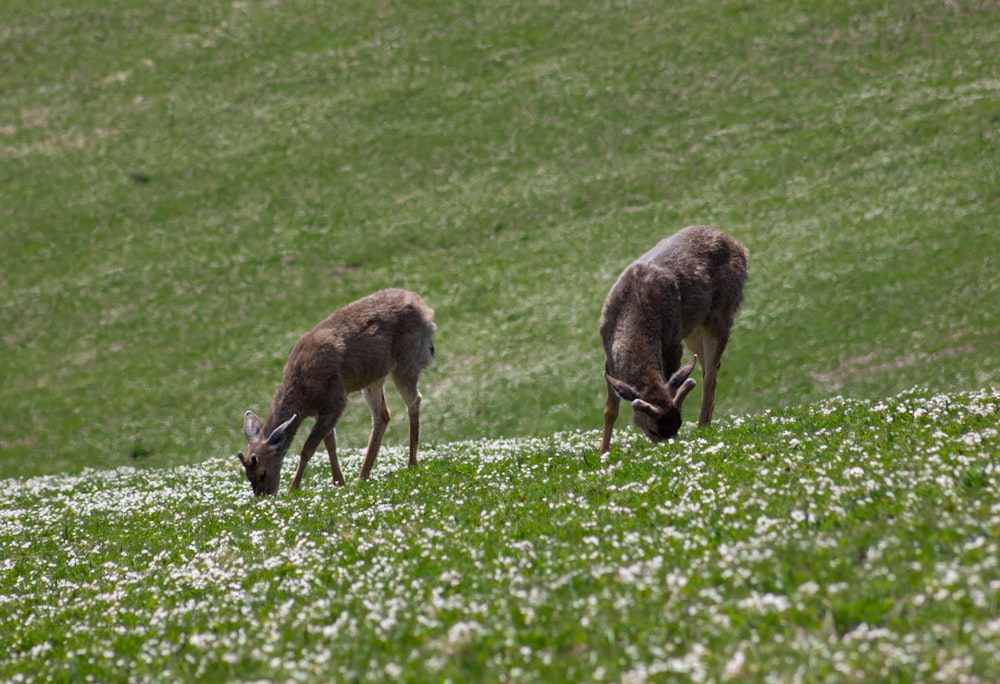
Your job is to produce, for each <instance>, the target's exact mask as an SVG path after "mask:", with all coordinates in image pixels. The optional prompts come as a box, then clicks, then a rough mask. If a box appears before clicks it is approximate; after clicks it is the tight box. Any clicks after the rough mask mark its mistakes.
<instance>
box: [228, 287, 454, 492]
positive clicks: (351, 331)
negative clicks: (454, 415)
mask: <svg viewBox="0 0 1000 684" xmlns="http://www.w3.org/2000/svg"><path fill="white" fill-rule="evenodd" d="M433 316H434V311H433V310H432V309H431V308H430V307H429V306H427V303H426V302H425V301H424V300H423V299H422V298H421V297H420V295H418V294H416V293H413V292H408V291H406V290H400V289H389V290H381V291H379V292H375V293H374V294H371V295H368V296H367V297H364V298H362V299H359V300H358V301H356V302H353V303H351V304H348V305H347V306H345V307H343V308H341V309H338V310H337V311H334V312H333V313H332V314H330V316H329V317H328V318H326V320H324V321H322V322H321V323H319V324H318V325H317V326H316V327H315V328H313V329H312V330H310V331H309V332H307V333H306V334H305V335H303V336H302V337H301V338H300V339H299V341H298V342H297V343H296V344H295V347H294V348H293V349H292V353H291V355H290V356H289V357H288V362H287V363H286V364H285V372H284V377H283V378H282V380H281V384H280V385H278V389H277V391H276V392H275V395H274V401H273V403H272V405H271V411H270V413H269V415H268V418H267V420H266V421H261V419H260V418H258V417H257V416H256V415H254V413H253V412H252V411H247V412H246V414H245V415H244V417H243V432H244V434H245V435H246V438H247V442H248V445H249V448H248V449H247V453H248V455H246V456H244V455H243V453H242V452H240V453H239V454H237V457H238V458H239V459H240V462H241V463H242V464H243V468H244V469H245V470H246V475H247V479H249V480H250V485H251V487H253V491H254V494H256V495H257V496H262V495H265V494H274V493H275V492H277V491H278V485H279V481H280V476H281V463H282V460H283V459H284V457H285V453H286V452H287V451H288V449H289V447H290V446H291V444H292V440H293V439H294V438H295V433H296V431H297V430H298V429H299V427H300V426H301V425H302V421H303V420H304V419H305V418H310V417H315V418H316V423H315V425H314V426H313V429H312V431H311V432H310V433H309V436H308V437H307V438H306V442H305V444H304V445H303V447H302V452H301V454H300V455H299V468H298V470H297V471H296V472H295V479H294V480H292V486H291V489H292V490H294V489H298V487H299V484H300V483H301V482H302V474H303V473H304V472H305V469H306V464H307V463H308V462H309V459H310V458H312V455H313V453H315V451H316V448H317V447H318V446H319V443H320V442H324V443H325V444H326V448H327V451H328V452H329V456H330V469H331V471H332V472H333V482H334V484H335V485H343V484H344V476H343V474H341V472H340V464H339V463H338V462H337V438H336V433H335V432H334V427H335V426H336V424H337V420H338V419H339V418H340V415H341V413H343V411H344V408H345V406H346V405H347V395H348V394H349V393H350V392H356V391H358V390H361V391H362V392H363V393H364V397H365V401H366V402H367V403H368V407H369V408H370V409H371V412H372V432H371V437H369V439H368V450H367V453H366V455H365V461H364V464H363V465H362V467H361V474H360V476H359V478H358V479H360V480H366V479H368V476H369V474H370V473H371V470H372V467H373V466H374V465H375V458H376V456H378V450H379V447H380V446H381V444H382V436H383V435H384V434H385V429H386V426H387V425H388V424H389V418H390V416H389V408H388V407H387V406H386V403H385V393H384V391H383V386H384V384H385V379H386V377H387V376H390V375H391V376H392V380H393V383H394V384H395V385H396V389H398V390H399V394H400V395H401V396H402V397H403V402H404V403H405V404H406V407H407V412H408V417H409V422H410V459H409V467H411V468H414V467H416V465H417V442H418V440H419V437H420V398H421V397H420V392H419V391H418V390H417V380H418V379H419V377H420V372H421V371H422V370H423V369H424V368H426V367H427V366H429V365H430V363H431V362H432V360H433V358H434V341H433V336H434V327H435V326H434V322H433V320H432V319H433Z"/></svg>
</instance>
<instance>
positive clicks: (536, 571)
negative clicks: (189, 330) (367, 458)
mask: <svg viewBox="0 0 1000 684" xmlns="http://www.w3.org/2000/svg"><path fill="white" fill-rule="evenodd" d="M998 416H1000V392H997V391H996V390H993V391H977V392H971V393H953V394H938V393H933V392H928V391H925V390H912V391H908V392H905V393H903V394H900V395H898V396H895V397H891V398H888V399H883V400H877V401H862V400H854V399H846V398H841V397H837V398H833V399H828V400H825V401H822V402H819V403H816V404H811V405H805V406H801V407H794V408H788V409H783V410H778V411H768V412H765V413H763V414H760V415H752V416H744V417H735V418H731V419H728V420H725V421H720V424H719V425H718V426H715V427H712V428H711V429H708V430H705V431H697V430H695V429H693V428H691V427H690V426H688V427H685V428H684V429H683V430H682V432H681V434H680V436H679V438H678V439H676V440H672V441H670V442H669V443H667V444H665V445H661V446H659V447H654V446H652V445H650V444H649V443H647V442H646V441H645V440H644V439H643V438H642V437H641V436H640V435H639V434H638V433H637V432H636V431H632V430H630V429H622V430H620V431H619V432H618V433H617V437H616V441H615V444H614V447H613V449H612V451H611V453H610V454H607V455H604V456H601V457H598V456H597V455H596V444H597V442H598V439H599V433H598V432H597V431H596V430H592V431H582V432H576V431H574V432H567V433H561V434H557V435H553V436H551V437H545V438H528V439H497V440H474V441H466V442H455V443H450V444H442V445H438V446H437V447H435V448H433V449H431V450H430V451H429V452H427V453H425V455H424V458H423V462H422V464H421V466H420V468H419V469H416V470H413V471H410V470H406V469H405V468H402V464H403V463H405V453H404V450H403V449H402V448H390V449H387V452H386V453H384V454H383V457H382V458H381V460H380V461H379V463H378V465H377V468H376V471H375V476H374V479H373V480H371V481H369V482H365V483H357V482H351V483H350V484H348V485H347V486H346V487H342V488H334V487H333V485H332V482H331V479H330V475H329V473H328V472H327V470H326V469H325V468H321V467H317V466H314V467H313V468H312V469H311V470H309V471H308V472H307V474H306V481H305V483H304V489H302V490H300V491H299V492H296V493H294V494H288V493H285V492H282V493H281V494H280V495H279V496H276V497H273V498H268V499H263V500H258V499H254V498H253V497H252V495H251V493H250V490H249V487H248V486H247V484H246V483H245V482H244V481H243V477H242V473H241V472H240V471H239V468H238V467H237V466H235V465H234V463H232V462H231V461H229V460H228V459H223V458H218V457H213V458H209V459H208V460H206V461H204V462H202V463H200V464H198V465H195V466H181V467H173V468H165V469H158V470H149V469H143V468H133V467H121V468H116V469H111V470H98V469H88V470H86V471H85V472H83V473H82V474H79V475H66V474H62V475H49V476H41V477H34V478H26V479H12V480H9V481H8V482H7V483H6V486H5V489H4V492H3V494H2V495H0V496H2V498H3V505H2V507H0V508H2V513H0V631H2V633H3V634H4V640H3V644H2V645H0V678H2V679H4V680H6V681H26V680H34V679H39V680H63V679H74V678H75V679H94V680H97V681H109V680H119V679H123V678H128V679H131V680H137V681H219V680H223V679H224V680H226V681H255V680H261V679H268V680H296V681H331V680H333V681H371V682H380V681H409V682H424V681H444V680H451V681H518V682H549V681H646V680H649V679H662V678H666V679H680V680H695V681H726V680H738V681H771V680H774V679H777V680H790V679H794V678H795V677H797V676H800V675H801V673H803V672H808V673H809V677H810V678H811V679H822V680H827V679H844V680H850V681H886V680H897V679H899V680H907V681H908V680H911V679H913V680H944V681H993V680H995V679H997V678H998V676H1000V669H998V665H997V664H998V663H1000V652H998V644H1000V614H998V611H997V597H998V596H1000V566H998V562H997V559H998V558H1000V548H998V544H1000V434H998V431H997V419H998ZM361 458H362V453H361V450H359V449H355V450H347V453H346V454H345V459H344V460H345V466H346V468H347V470H348V471H354V472H357V468H359V467H360V461H361ZM317 461H319V462H321V459H318V458H317ZM289 480H290V473H286V478H285V481H286V483H287V482H288V481H289Z"/></svg>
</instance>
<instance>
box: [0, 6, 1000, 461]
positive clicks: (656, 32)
mask: <svg viewBox="0 0 1000 684" xmlns="http://www.w3.org/2000/svg"><path fill="white" fill-rule="evenodd" d="M3 17H4V20H3V25H2V27H0V74H2V77H0V83H2V88H0V192H2V201H0V290H2V291H3V293H4V295H3V297H2V299H0V378H2V382H0V425H2V426H3V430H2V431H0V465H2V468H3V472H4V475H5V476H10V477H16V476H27V475H37V474H47V473H55V472H60V471H67V470H69V471H79V470H80V469H81V468H84V467H88V466H96V467H109V466H118V465H122V464H128V463H130V462H132V459H135V461H136V462H139V463H142V464H151V465H178V464H185V463H187V464H192V463H196V462H199V461H201V460H202V459H203V458H205V457H206V455H221V454H232V453H234V452H235V451H236V449H237V448H239V447H240V446H242V445H241V444H240V440H241V436H240V431H239V425H240V420H241V416H242V414H243V412H244V411H245V410H246V409H247V408H253V409H255V410H257V411H258V412H262V411H264V410H266V405H267V402H268V401H269V400H270V396H271V392H272V391H273V388H274V386H275V385H276V383H277V382H278V379H279V376H280V372H281V367H282V365H283V363H284V359H285V358H286V356H287V353H288V351H289V350H290V349H291V346H292V344H293V342H294V341H295V339H296V338H297V336H298V335H299V334H301V333H302V332H303V331H304V330H306V329H308V328H309V327H310V326H312V325H313V324H314V323H315V322H316V321H318V320H319V319H320V318H322V317H323V316H325V315H326V314H327V313H328V312H329V311H330V310H331V309H333V308H335V307H336V306H339V305H341V304H343V303H346V302H348V301H350V300H352V299H354V298H356V297H358V296H360V295H363V294H365V293H367V292H370V291H372V290H374V289H376V288H379V287H383V286H388V285H400V286H405V287H410V288H413V289H416V290H418V291H420V292H421V293H422V294H423V295H424V296H425V298H426V299H427V300H428V302H430V304H431V305H432V306H433V307H435V308H436V310H437V320H438V326H439V335H438V338H439V339H438V345H437V346H438V350H439V359H438V364H437V366H436V368H435V369H434V370H433V371H431V372H430V373H428V375H427V377H426V381H425V383H424V394H425V397H426V404H425V406H426V411H425V414H426V418H425V431H424V434H425V436H426V439H427V440H429V441H432V442H438V443H440V444H445V443H448V442H451V441H454V440H468V439H479V438H495V437H502V436H506V437H512V436H525V435H547V434H548V435H550V434H552V433H554V432H557V431H560V430H577V429H590V428H593V427H595V426H596V425H597V424H598V423H599V420H600V409H601V403H602V394H603V383H602V380H601V372H600V371H601V362H602V359H601V352H600V345H599V342H598V339H597V334H596V319H597V315H598V312H599V309H600V305H601V302H602V300H603V297H604V296H605V294H606V293H607V291H608V289H609V287H610V285H611V283H612V282H613V280H614V278H615V277H616V275H617V273H618V272H619V271H620V270H621V269H622V267H624V266H625V265H626V264H627V263H628V262H629V261H630V260H631V259H632V258H634V257H635V256H636V255H637V254H639V253H641V252H642V251H644V250H645V249H647V248H648V247H649V246H650V245H652V244H653V243H654V242H656V241H657V240H658V239H659V238H661V237H663V236H664V235H666V234H668V233H671V232H673V231H674V230H676V229H678V228H680V227H682V226H684V225H688V224H691V223H715V224H718V225H720V226H722V227H723V228H725V229H726V230H727V231H729V232H731V233H732V234H734V235H736V236H737V237H739V238H740V239H741V240H743V241H744V242H745V243H746V244H747V245H748V247H749V248H750V251H751V255H752V256H751V271H752V275H751V282H750V285H749V287H748V292H747V299H746V305H745V308H744V311H743V314H742V316H741V318H740V320H739V322H738V327H737V330H736V331H735V333H734V341H733V344H732V346H731V348H730V350H729V352H728V353H727V356H726V362H725V366H724V371H723V376H722V379H721V390H720V395H719V413H720V414H722V415H725V414H745V413H753V412H762V411H765V410H767V409H769V408H772V409H777V408H780V407H782V406H787V405H799V404H800V403H803V402H809V401H815V400H818V399H822V398H823V397H826V396H829V395H831V394H834V393H840V394H844V395H846V396H854V397H868V398H877V397H881V396H887V395H891V394H894V393H896V392H899V391H901V390H903V389H905V388H908V387H911V386H914V385H918V384H919V385H923V386H928V387H932V388H934V389H935V390H936V391H942V392H953V391H961V390H973V389H977V388H982V387H989V386H995V385H996V383H997V372H998V368H1000V343H998V339H1000V335H998V331H1000V323H998V320H1000V307H997V306H995V302H996V301H998V287H1000V285H998V282H1000V278H997V277H996V276H997V273H998V271H1000V269H998V256H1000V225H998V219H997V217H998V216H1000V211H998V210H1000V178H998V175H997V174H998V164H997V159H1000V133H998V132H1000V10H998V7H997V3H996V2H995V0H956V1H955V2H940V1H939V0H910V1H907V2H893V3H884V2H876V1H874V0H853V1H851V2H841V1H839V0H838V1H833V0H829V1H820V2H810V3H792V4H789V3H786V2H779V1H777V0H761V1H760V2H747V1H746V0H722V1H721V2H710V3H708V2H676V3H675V2H662V1H661V0H636V1H634V2H627V3H626V2H622V3H618V2H607V3H587V4H585V5H579V4H577V5H572V4H571V5H570V6H559V5H558V4H553V3H545V2H542V3H539V2H534V1H522V0H503V1H501V2H491V3H489V5H488V6H485V7H484V6H480V4H477V3H471V4H470V3H455V2H440V1H438V0H429V1H428V2H422V3H418V4H414V3H391V2H359V3H344V2H340V3H335V4H323V3H314V2H308V1H306V0H289V1H284V2H231V1H230V0H224V1H208V2H206V1H204V0H179V1H178V2H171V3H166V4H164V3H141V2H135V1H134V0H116V1H115V2H110V1H109V0H82V1H80V2H74V3H72V4H71V5H67V4H66V3H63V2H56V1H55V0H36V1H33V2H31V3H10V2H8V3H4V9H3ZM693 401H697V396H695V397H694V398H693ZM390 402H391V404H390V405H391V406H392V407H393V409H394V410H395V411H396V413H397V414H399V415H402V413H400V412H399V411H398V407H399V403H398V400H396V399H395V398H394V397H393V398H390ZM366 414H367V411H365V409H364V408H363V407H362V406H356V407H354V408H353V409H352V410H350V411H349V412H348V415H347V416H346V417H345V419H344V421H343V424H342V425H341V428H340V434H341V441H342V443H344V444H345V445H350V444H361V443H363V442H364V440H365V437H366V431H367V425H366V423H367V415H366ZM400 422H403V423H405V421H397V422H396V424H394V426H393V427H392V428H390V434H389V436H388V438H387V443H398V442H399V441H400V440H402V439H404V436H405V427H403V426H401V425H399V423H400Z"/></svg>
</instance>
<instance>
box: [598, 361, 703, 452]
mask: <svg viewBox="0 0 1000 684" xmlns="http://www.w3.org/2000/svg"><path fill="white" fill-rule="evenodd" d="M697 362H698V357H697V356H693V357H691V361H690V362H689V363H688V364H687V365H685V366H682V367H681V368H679V369H677V371H676V372H675V373H674V374H673V375H671V376H670V379H669V380H668V381H667V383H666V385H663V386H662V387H659V388H656V389H655V390H653V391H652V392H650V393H648V394H647V396H645V397H643V396H641V395H640V394H639V392H638V391H637V390H636V389H635V388H634V387H632V386H630V385H628V384H626V383H624V382H622V381H621V380H617V379H615V378H613V377H611V376H610V375H608V374H607V373H605V375H604V377H605V378H606V379H607V381H608V384H609V385H611V387H612V388H613V389H614V391H615V393H616V394H617V395H618V396H619V397H621V398H622V399H624V400H625V401H627V402H629V403H631V404H632V411H633V412H634V414H635V424H636V425H638V426H639V427H640V428H642V431H643V432H645V433H646V436H647V437H649V439H650V441H651V442H653V443H654V444H658V443H660V442H662V441H663V440H665V439H670V438H671V437H673V436H674V435H676V434H677V432H678V431H679V430H680V429H681V404H683V403H684V398H685V397H686V396H687V395H688V392H690V391H691V390H693V389H694V387H695V384H696V383H695V381H694V380H693V379H692V378H690V377H689V376H690V375H691V371H693V370H694V366H695V364H696V363H697Z"/></svg>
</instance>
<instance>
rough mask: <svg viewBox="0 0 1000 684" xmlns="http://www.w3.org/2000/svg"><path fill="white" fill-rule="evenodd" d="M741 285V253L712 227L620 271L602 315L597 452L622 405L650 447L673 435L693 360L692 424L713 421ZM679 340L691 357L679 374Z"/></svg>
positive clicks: (683, 235) (677, 238) (604, 447)
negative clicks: (698, 372) (603, 398)
mask: <svg viewBox="0 0 1000 684" xmlns="http://www.w3.org/2000/svg"><path fill="white" fill-rule="evenodd" d="M746 278H747V250H746V247H744V246H743V245H742V244H740V243H739V242H738V241H736V240H735V239H733V238H731V237H729V236H728V235H726V234H725V233H723V232H722V231H720V230H718V229H717V228H713V227H711V226H689V227H687V228H684V229H683V230H681V231H680V232H678V233H676V234H675V235H672V236H671V237H668V238H666V239H665V240H662V241H661V242H660V243H659V244H657V245H656V246H655V247H653V249H651V250H649V251H648V252H646V253H645V254H643V255H642V256H641V257H639V258H638V259H637V260H636V261H635V262H633V263H632V264H631V265H630V266H629V267H628V268H626V269H625V270H624V271H623V272H622V274H621V275H620V276H619V277H618V281H617V282H616V283H615V284H614V286H613V287H612V288H611V292H610V293H608V298H607V299H606V300H605V302H604V309H603V311H602V312H601V322H600V331H601V341H602V342H603V344H604V353H605V356H606V360H605V364H604V377H605V380H606V381H607V386H608V388H607V389H608V398H607V403H606V405H605V407H604V435H603V437H602V439H601V451H600V453H602V454H604V453H607V452H608V451H609V450H610V448H611V432H612V430H613V429H614V425H615V420H616V419H617V418H618V405H619V402H620V400H621V399H624V400H625V401H628V402H630V403H631V404H632V410H633V412H634V414H635V423H636V425H638V426H639V427H640V428H642V430H643V432H645V433H646V436H647V437H649V439H650V440H651V441H652V442H654V443H658V442H660V441H662V440H664V439H668V438H670V437H673V436H674V435H676V434H677V432H678V430H680V427H681V404H682V403H683V401H684V398H685V397H686V396H687V394H688V392H690V391H691V390H692V389H694V386H695V381H694V380H693V379H692V378H690V377H688V376H690V375H691V371H693V370H694V366H695V363H697V362H698V361H699V359H700V360H701V368H702V377H703V379H704V381H705V386H704V388H703V391H702V397H701V414H700V416H699V418H698V425H699V426H701V427H704V426H706V425H708V424H709V423H710V422H711V421H712V411H713V409H714V408H715V383H716V378H717V375H718V372H719V367H720V365H721V360H722V352H723V351H725V349H726V343H727V342H728V341H729V329H730V328H731V327H732V325H733V319H734V317H735V316H736V312H737V310H739V308H740V304H741V303H742V301H743V284H744V283H745V282H746ZM681 340H683V341H684V342H686V343H687V346H688V347H689V348H690V349H691V351H692V352H694V357H693V358H692V359H691V361H690V362H688V363H687V364H685V365H684V366H683V367H681V365H680V364H681V356H682V354H683V349H682V347H681Z"/></svg>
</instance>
